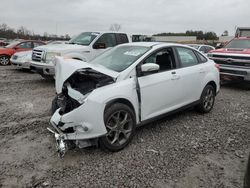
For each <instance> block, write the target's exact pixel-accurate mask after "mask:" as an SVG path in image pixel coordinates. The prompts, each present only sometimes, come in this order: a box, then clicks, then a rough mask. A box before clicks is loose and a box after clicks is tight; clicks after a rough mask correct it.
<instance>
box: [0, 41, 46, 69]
mask: <svg viewBox="0 0 250 188" xmlns="http://www.w3.org/2000/svg"><path fill="white" fill-rule="evenodd" d="M41 45H45V43H44V42H42V41H35V40H23V41H14V42H12V43H10V44H9V45H7V46H5V47H3V48H0V64H1V65H9V64H10V58H11V56H12V55H13V54H14V53H16V52H22V51H28V50H32V49H33V48H34V47H37V46H41Z"/></svg>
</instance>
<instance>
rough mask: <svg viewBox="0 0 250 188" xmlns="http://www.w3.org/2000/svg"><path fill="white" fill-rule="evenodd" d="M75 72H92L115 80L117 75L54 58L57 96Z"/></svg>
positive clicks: (99, 67) (84, 63)
mask: <svg viewBox="0 0 250 188" xmlns="http://www.w3.org/2000/svg"><path fill="white" fill-rule="evenodd" d="M77 70H81V71H90V70H91V71H94V72H99V73H101V74H103V75H107V76H109V77H111V78H113V79H114V80H115V78H117V76H118V75H119V73H118V72H115V71H112V70H109V69H106V68H104V67H101V66H96V65H93V64H92V65H91V64H89V63H86V62H83V61H79V60H74V59H64V58H63V57H56V58H55V80H56V83H55V84H56V92H57V93H58V94H59V93H61V92H62V87H63V83H64V82H65V80H67V79H68V78H69V77H70V76H71V75H72V74H73V73H75V72H76V71H77Z"/></svg>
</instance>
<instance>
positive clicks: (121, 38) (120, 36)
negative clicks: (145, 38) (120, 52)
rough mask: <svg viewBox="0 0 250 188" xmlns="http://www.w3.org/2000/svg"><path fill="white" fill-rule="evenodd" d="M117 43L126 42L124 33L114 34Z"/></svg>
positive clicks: (126, 38)
mask: <svg viewBox="0 0 250 188" xmlns="http://www.w3.org/2000/svg"><path fill="white" fill-rule="evenodd" d="M116 39H117V44H123V43H128V37H127V35H126V34H116Z"/></svg>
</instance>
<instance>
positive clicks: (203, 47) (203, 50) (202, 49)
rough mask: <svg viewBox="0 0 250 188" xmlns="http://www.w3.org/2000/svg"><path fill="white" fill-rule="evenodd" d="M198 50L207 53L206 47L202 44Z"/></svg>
mask: <svg viewBox="0 0 250 188" xmlns="http://www.w3.org/2000/svg"><path fill="white" fill-rule="evenodd" d="M199 51H200V52H203V53H207V52H206V47H205V46H202V47H201V48H200V50H199Z"/></svg>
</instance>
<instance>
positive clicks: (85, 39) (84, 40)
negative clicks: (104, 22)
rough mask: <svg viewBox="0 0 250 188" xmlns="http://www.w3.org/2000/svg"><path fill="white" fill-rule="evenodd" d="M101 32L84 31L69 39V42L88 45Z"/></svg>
mask: <svg viewBox="0 0 250 188" xmlns="http://www.w3.org/2000/svg"><path fill="white" fill-rule="evenodd" d="M99 34H100V33H96V32H84V33H81V34H80V35H78V36H76V37H74V38H73V39H71V40H70V41H69V44H80V45H84V46H88V45H89V44H90V43H91V42H92V41H93V40H94V39H95V38H96V37H97V36H98V35H99Z"/></svg>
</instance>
